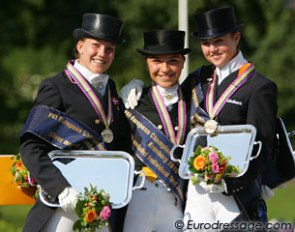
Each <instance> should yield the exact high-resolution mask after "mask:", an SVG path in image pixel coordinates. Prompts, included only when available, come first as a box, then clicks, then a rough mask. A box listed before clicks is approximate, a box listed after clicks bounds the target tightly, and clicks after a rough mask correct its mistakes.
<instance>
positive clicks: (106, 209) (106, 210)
mask: <svg viewBox="0 0 295 232" xmlns="http://www.w3.org/2000/svg"><path fill="white" fill-rule="evenodd" d="M110 216H111V209H110V207H109V206H108V205H105V206H104V207H103V208H102V210H101V212H100V215H99V217H100V220H101V221H105V220H106V219H108V218H109V217H110Z"/></svg>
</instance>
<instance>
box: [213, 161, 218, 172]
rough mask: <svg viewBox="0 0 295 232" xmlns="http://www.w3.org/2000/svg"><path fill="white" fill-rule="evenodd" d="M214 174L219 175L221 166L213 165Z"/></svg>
mask: <svg viewBox="0 0 295 232" xmlns="http://www.w3.org/2000/svg"><path fill="white" fill-rule="evenodd" d="M212 172H213V173H218V172H219V165H218V163H213V164H212Z"/></svg>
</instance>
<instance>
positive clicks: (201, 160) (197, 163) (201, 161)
mask: <svg viewBox="0 0 295 232" xmlns="http://www.w3.org/2000/svg"><path fill="white" fill-rule="evenodd" d="M205 163H206V159H205V157H204V156H201V155H199V156H197V157H196V158H195V159H194V164H193V165H194V168H195V169H197V170H198V171H202V170H204V168H205Z"/></svg>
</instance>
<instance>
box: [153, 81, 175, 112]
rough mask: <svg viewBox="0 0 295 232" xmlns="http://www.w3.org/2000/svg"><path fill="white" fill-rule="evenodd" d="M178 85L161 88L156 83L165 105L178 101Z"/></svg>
mask: <svg viewBox="0 0 295 232" xmlns="http://www.w3.org/2000/svg"><path fill="white" fill-rule="evenodd" d="M178 87H179V85H178V84H177V85H174V86H172V87H170V88H162V87H161V86H159V85H157V88H158V90H159V92H160V94H161V96H162V97H163V99H164V103H165V105H166V107H169V106H172V105H173V104H174V103H176V102H177V101H178Z"/></svg>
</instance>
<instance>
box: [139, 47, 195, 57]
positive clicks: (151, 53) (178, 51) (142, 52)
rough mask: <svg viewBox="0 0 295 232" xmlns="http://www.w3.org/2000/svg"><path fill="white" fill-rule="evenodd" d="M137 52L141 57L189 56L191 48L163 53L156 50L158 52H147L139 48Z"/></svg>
mask: <svg viewBox="0 0 295 232" xmlns="http://www.w3.org/2000/svg"><path fill="white" fill-rule="evenodd" d="M136 51H137V52H138V53H140V54H141V55H144V56H148V55H168V54H183V55H185V54H188V53H190V52H191V49H190V48H184V49H180V50H174V51H161V50H156V51H150V50H145V49H142V48H137V49H136Z"/></svg>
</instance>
